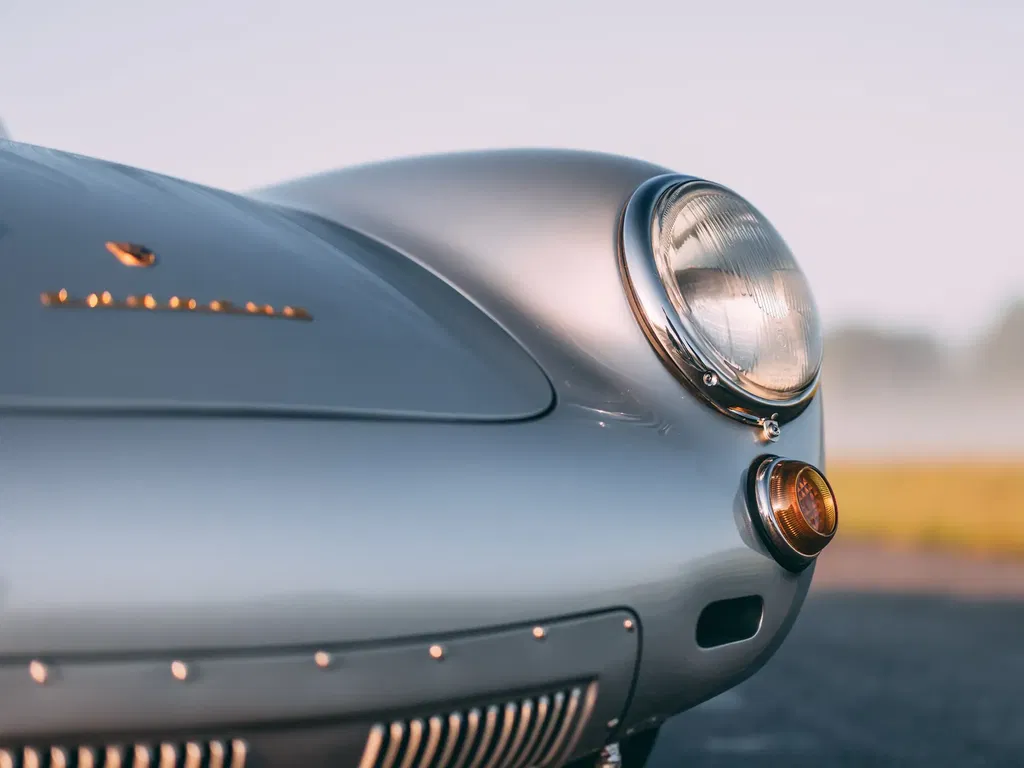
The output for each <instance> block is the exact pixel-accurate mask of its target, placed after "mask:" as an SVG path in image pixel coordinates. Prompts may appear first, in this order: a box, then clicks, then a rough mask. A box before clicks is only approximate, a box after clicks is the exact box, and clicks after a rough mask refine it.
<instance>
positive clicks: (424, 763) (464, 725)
mask: <svg viewBox="0 0 1024 768" xmlns="http://www.w3.org/2000/svg"><path fill="white" fill-rule="evenodd" d="M596 701H597V683H590V684H589V685H587V686H586V687H583V686H579V687H574V688H570V689H566V690H561V691H555V692H551V693H546V694H544V695H541V696H530V697H524V698H520V699H516V700H512V701H505V702H501V703H494V704H491V705H489V706H483V707H475V708H472V709H468V710H460V711H455V712H451V713H448V714H436V715H433V716H432V717H425V718H417V719H412V720H395V721H394V722H392V723H390V724H385V723H378V724H376V725H374V726H373V728H372V729H371V731H370V736H369V739H368V740H367V743H366V749H365V751H364V752H363V758H362V760H361V761H360V763H359V768H525V767H526V766H531V767H532V766H536V767H537V768H544V766H548V765H560V764H561V763H562V762H564V760H565V759H566V758H568V757H569V756H570V755H571V754H572V752H573V750H574V749H575V748H576V744H577V742H578V740H579V738H580V736H581V735H582V733H583V729H584V728H585V727H586V725H587V723H588V722H589V720H590V716H591V713H592V712H593V710H594V704H595V702H596Z"/></svg>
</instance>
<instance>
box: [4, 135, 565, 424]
mask: <svg viewBox="0 0 1024 768" xmlns="http://www.w3.org/2000/svg"><path fill="white" fill-rule="evenodd" d="M0 179H2V183H0V226H3V228H4V231H5V232H6V234H5V235H4V236H3V237H0V263H2V264H3V268H4V280H3V281H0V328H5V329H16V328H20V329H23V330H22V332H19V333H12V332H7V333H3V334H0V359H2V360H4V366H3V368H2V369H0V407H3V406H8V407H17V406H22V407H34V408H68V409H71V408H74V409H83V408H105V409H108V410H140V409H148V410H155V409H159V410H164V411H167V410H178V411H184V410H191V411H205V412H211V411H217V412H222V413H223V412H231V413H256V414H261V413H267V412H288V413H291V414H299V415H306V416H353V415H357V416H364V417H375V416H389V417H407V418H410V417H411V418H445V419H485V420H502V419H517V418H530V417H534V416H537V415H539V414H541V413H543V412H544V411H545V410H547V409H548V408H549V407H550V405H551V402H552V391H551V385H550V383H549V382H548V381H547V379H546V378H545V376H544V374H543V372H542V371H541V370H540V368H538V367H537V364H536V363H535V362H534V361H533V360H531V359H530V357H529V355H527V354H526V352H525V351H524V350H523V349H522V348H521V347H520V346H519V345H517V344H516V343H515V342H514V341H513V340H512V339H510V338H509V337H508V336H507V334H505V333H503V332H502V331H501V329H500V328H498V327H496V326H495V325H494V324H493V323H490V322H488V321H487V319H486V318H485V317H484V316H482V315H481V313H480V312H479V310H477V309H475V308H474V307H473V306H472V305H471V304H470V303H469V302H468V301H465V300H464V299H462V298H461V297H459V296H458V294H456V293H455V292H454V291H453V290H452V289H451V288H450V287H448V286H446V285H444V284H443V283H442V282H440V281H438V280H436V279H434V278H432V277H431V276H430V275H429V273H427V272H425V271H424V270H423V269H422V268H420V267H417V266H416V265H415V264H413V263H411V262H410V261H409V260H408V259H405V258H403V257H401V256H400V255H398V254H396V253H394V252H392V251H389V250H388V249H387V248H384V247H382V246H380V245H378V244H375V243H372V242H367V241H366V240H365V238H360V237H358V236H357V235H354V234H352V233H349V232H346V231H343V230H342V229H340V228H338V227H333V228H324V227H320V231H319V232H317V233H316V234H314V233H313V232H310V231H309V230H307V229H305V228H304V227H302V226H300V225H299V224H297V223H296V222H294V221H291V220H289V219H286V218H284V217H282V216H281V215H279V214H277V213H276V212H274V211H272V210H269V209H268V208H267V207H266V206H264V205H259V204H256V203H252V202H250V201H247V200H244V199H242V198H239V197H237V196H235V195H231V194H228V193H225V192H218V191H216V190H212V189H206V188H203V187H199V186H196V185H192V184H187V183H185V182H181V181H177V180H174V179H169V178H167V177H163V176H157V175H154V174H146V173H144V172H142V171H137V170H134V169H129V168H125V167H123V166H117V165H113V164H110V163H103V162H101V161H98V160H89V159H85V158H81V159H79V158H74V157H69V156H65V155H60V154H56V153H48V152H45V151H43V150H40V149H38V148H35V147H27V146H25V145H20V144H9V145H5V146H4V147H2V148H0ZM107 241H127V242H132V243H139V244H142V245H144V246H146V247H147V248H149V249H151V250H152V251H153V252H154V253H155V254H156V258H157V262H156V265H155V266H153V267H148V268H131V267H126V266H124V265H122V264H121V262H120V261H118V259H116V258H115V257H114V256H113V255H112V254H111V253H109V252H108V251H107V249H106V247H105V243H106V242H107ZM60 289H65V290H66V291H67V292H68V294H69V295H70V296H72V297H76V298H79V299H84V298H85V297H87V296H88V295H89V294H102V293H103V292H105V291H106V292H109V293H110V294H111V296H112V298H114V299H122V300H123V299H124V297H126V296H135V297H136V298H137V299H138V300H139V301H140V302H141V300H142V298H143V297H144V296H147V295H148V296H152V297H153V299H154V300H155V301H158V302H160V303H161V304H164V305H166V304H167V302H169V301H170V299H171V297H177V298H178V299H179V301H184V300H186V297H191V298H193V299H195V300H197V301H198V303H199V304H202V305H206V304H208V303H209V302H211V301H215V300H217V301H230V302H232V303H233V304H234V305H235V306H238V307H242V308H244V307H245V305H246V304H247V303H248V302H253V303H254V304H256V305H257V306H260V307H262V306H266V305H270V306H271V307H273V308H276V310H278V311H280V310H281V309H282V308H283V307H284V306H291V307H296V306H298V307H302V308H304V309H305V310H307V311H308V312H309V313H310V314H311V315H312V317H313V321H312V322H301V321H296V320H288V319H280V318H271V317H265V316H262V315H260V314H252V315H223V314H221V315H217V314H196V313H190V312H187V311H181V310H179V311H149V310H146V309H138V310H124V309H110V308H104V307H102V306H100V307H98V308H88V307H82V308H66V307H60V306H57V305H55V306H43V305H42V304H41V303H40V294H42V293H55V292H57V291H59V290H60ZM25 331H28V332H25Z"/></svg>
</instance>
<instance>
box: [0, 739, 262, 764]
mask: <svg viewBox="0 0 1024 768" xmlns="http://www.w3.org/2000/svg"><path fill="white" fill-rule="evenodd" d="M248 756H249V748H248V746H247V745H246V743H245V742H244V741H242V740H240V739H235V740H233V741H227V742H225V741H189V742H185V743H183V744H175V743H171V742H164V743H161V744H158V745H154V744H132V745H129V746H121V745H113V744H112V745H108V746H104V747H94V746H79V747H74V748H68V747H50V748H49V749H38V748H36V747H21V748H19V749H0V768H245V762H246V759H247V758H248Z"/></svg>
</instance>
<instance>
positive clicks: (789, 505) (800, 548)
mask: <svg viewBox="0 0 1024 768" xmlns="http://www.w3.org/2000/svg"><path fill="white" fill-rule="evenodd" d="M750 480H751V488H750V491H751V494H750V495H751V497H752V498H751V501H752V502H753V505H754V508H755V510H756V514H755V515H752V517H753V518H754V523H755V527H756V528H757V529H758V531H759V532H760V534H761V538H762V539H764V542H765V544H766V545H767V546H768V549H769V550H770V551H771V553H772V555H773V556H774V557H775V559H776V560H778V562H779V564H780V565H782V566H783V567H785V568H788V569H789V570H791V571H800V570H803V569H804V568H806V567H807V566H808V565H810V564H811V563H812V562H813V561H814V558H816V557H817V556H818V553H820V552H821V551H822V550H823V549H824V548H825V547H826V546H827V545H828V543H829V542H830V541H832V539H833V537H834V536H835V535H836V529H837V527H838V524H839V507H838V505H837V504H836V497H835V493H833V491H832V486H830V485H829V483H828V480H826V479H825V476H824V475H823V474H822V473H821V472H819V471H818V470H817V469H815V468H814V467H812V466H811V465H810V464H807V463H805V462H802V461H794V460H792V459H782V458H779V457H777V456H767V457H765V458H762V459H759V460H758V461H757V462H756V463H755V464H754V466H753V467H752V468H751V471H750Z"/></svg>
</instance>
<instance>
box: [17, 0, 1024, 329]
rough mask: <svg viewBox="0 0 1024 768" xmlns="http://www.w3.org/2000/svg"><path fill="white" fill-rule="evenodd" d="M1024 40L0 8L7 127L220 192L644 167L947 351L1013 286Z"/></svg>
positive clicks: (968, 6)
mask: <svg viewBox="0 0 1024 768" xmlns="http://www.w3.org/2000/svg"><path fill="white" fill-rule="evenodd" d="M158 8H159V10H157V9H158ZM1022 41H1024V2H1019V1H1015V0H1002V2H1000V1H998V0H857V1H856V2H849V1H846V2H843V3H841V4H840V3H838V2H830V1H829V0H771V1H768V2H766V1H764V0H750V1H749V2H738V1H734V2H728V1H727V0H705V2H687V1H686V0H675V1H674V2H666V1H663V0H645V1H644V2H631V1H627V0H620V2H608V1H607V0H577V1H576V2H571V3H570V2H559V1H558V0H517V2H511V3H510V2H500V3H499V2H496V1H495V0H465V1H462V2H456V1H455V0H433V1H431V0H389V2H378V3H375V2H373V0H368V2H364V3H358V4H353V3H348V2H340V1H339V0H279V1H278V2H271V1H270V0H217V1H215V0H175V1H174V2H165V3H157V2H139V1H138V0H49V1H48V2H42V1H41V0H0V119H2V120H3V121H4V122H5V123H6V125H7V127H8V129H9V131H10V133H11V134H12V135H13V136H14V137H15V138H17V139H21V140H23V141H28V142H31V143H35V144H41V145H45V146H52V147H57V148H60V149H67V150H70V151H74V152H79V153H83V154H89V155H95V156H98V157H102V158H106V159H110V160H116V161H119V162H123V163H129V164H133V165H138V166H141V167H144V168H149V169H153V170H157V171H161V172H163V173H169V174H172V175H176V176H181V177H184V178H186V179H190V180H193V181H199V182H202V183H205V184H211V185H215V186H222V187H226V188H228V189H232V190H244V189H247V188H251V187H254V186H258V185H262V184H265V183H269V182H273V181H276V180H282V179H285V178H287V177H291V176H295V175H300V174H304V173H309V172H315V171H319V170H325V169H328V168H332V167H338V166H342V165H346V164H350V163H358V162H365V161H368V160H375V159H382V158H387V157H393V156H397V155H408V154H415V153H421V152H434V151H445V150H457V149H467V148H482V147H506V146H563V147H575V148H582V149H594V150H603V151H610V152H616V153H621V154H627V155H634V156H637V157H641V158H643V159H647V160H652V161H654V162H657V163H661V164H664V165H668V166H670V167H672V168H674V169H676V170H678V171H682V172H686V173H693V174H696V175H701V176H705V177H707V178H711V179H713V180H716V181H719V182H722V183H724V184H727V185H729V186H731V187H733V188H734V189H736V190H737V191H739V192H740V193H742V194H744V195H745V196H747V197H748V198H749V199H751V201H752V202H754V204H755V205H757V206H758V207H760V208H761V209H762V211H764V213H765V214H766V215H768V216H769V217H770V218H771V219H772V220H773V221H774V223H775V224H776V226H777V227H778V228H779V230H780V231H781V232H782V234H783V236H784V237H785V238H786V239H787V241H788V242H789V244H790V245H791V246H792V248H793V250H794V252H795V254H796V256H797V259H798V260H799V261H800V262H801V264H802V265H803V267H804V269H805V271H806V272H807V273H808V275H809V277H810V280H811V283H812V285H813V287H814V289H815V292H816V295H817V298H818V303H819V305H820V306H821V309H822V311H823V313H824V315H825V317H826V321H827V322H828V323H829V324H830V325H835V324H836V323H839V322H843V321H846V320H849V319H857V320H865V321H867V322H871V323H874V324H876V325H880V326H900V327H914V328H926V329H927V328H930V329H933V330H934V331H936V332H938V333H945V334H951V335H953V336H954V337H955V338H957V339H963V338H965V337H968V336H969V335H970V334H971V333H973V332H976V331H978V330H979V329H981V328H983V327H985V326H986V325H987V324H988V323H990V322H992V321H993V319H994V318H995V317H996V316H997V315H998V313H999V312H1000V310H1001V309H1002V308H1003V306H1005V304H1006V302H1007V301H1008V300H1010V299H1011V298H1012V297H1015V296H1016V297H1022V298H1024V245H1022V243H1021V239H1022V237H1024V207H1022V204H1024V194H1022V192H1021V184H1022V183H1024V42H1022Z"/></svg>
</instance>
